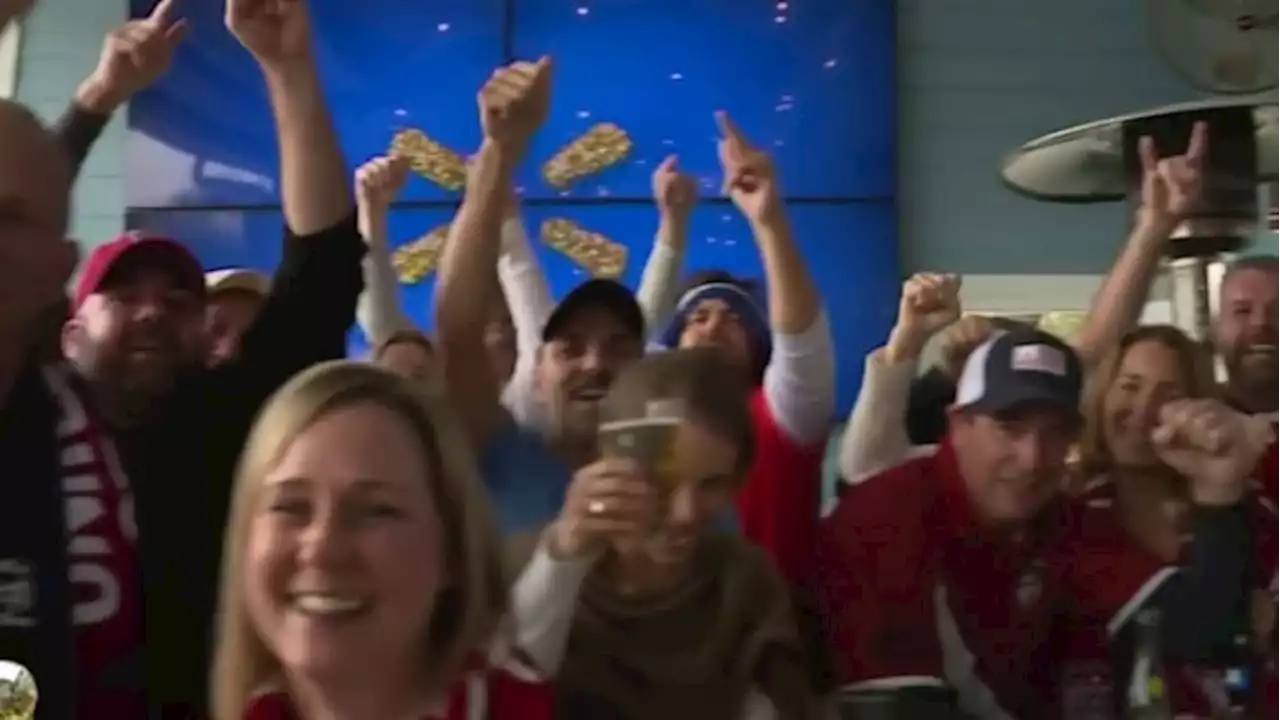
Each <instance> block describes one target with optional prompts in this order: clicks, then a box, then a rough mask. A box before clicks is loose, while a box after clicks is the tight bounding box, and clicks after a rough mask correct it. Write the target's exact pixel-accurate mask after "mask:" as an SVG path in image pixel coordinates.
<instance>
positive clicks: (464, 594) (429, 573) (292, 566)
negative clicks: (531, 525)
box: [212, 362, 549, 720]
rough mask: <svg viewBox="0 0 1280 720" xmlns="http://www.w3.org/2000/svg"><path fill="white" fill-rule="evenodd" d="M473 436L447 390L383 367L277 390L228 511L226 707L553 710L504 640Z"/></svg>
mask: <svg viewBox="0 0 1280 720" xmlns="http://www.w3.org/2000/svg"><path fill="white" fill-rule="evenodd" d="M467 447H468V445H467V444H466V442H465V441H464V440H463V438H461V437H459V436H458V430H457V429H456V428H455V427H454V423H453V421H452V420H451V418H450V414H449V412H448V410H447V408H446V407H445V406H444V405H443V400H441V399H440V398H437V397H433V396H429V395H427V394H425V393H423V392H421V391H420V390H419V389H418V388H417V387H415V385H414V384H413V383H411V382H410V381H408V380H405V379H402V378H400V377H398V376H395V375H393V374H391V373H389V372H385V371H383V370H381V369H379V368H376V367H374V366H371V365H367V364H357V363H346V362H338V363H330V364H326V365H320V366H317V367H315V368H313V369H311V370H309V371H307V372H305V373H303V374H301V375H299V376H298V377H297V378H295V379H294V380H293V381H291V382H290V383H289V384H288V385H286V386H285V387H284V388H283V389H282V390H280V392H279V393H278V394H277V395H276V396H275V397H274V398H272V400H271V401H270V402H269V403H268V404H267V406H266V408H265V409H264V410H263V412H262V415H261V417H260V418H259V421H258V423H257V425H256V426H255V427H254V430H253V432H252V434H251V435H250V437H249V441H248V443H247V445H246V449H245V453H244V456H243V457H242V458H241V465H240V469H239V473H238V475H237V478H236V486H235V490H234V495H233V499H232V503H233V504H232V514H231V521H230V522H229V523H228V526H227V534H226V543H225V548H224V559H223V562H224V565H223V578H222V599H221V612H220V614H219V618H220V620H219V627H218V635H217V650H216V657H215V668H214V676H213V687H212V696H213V705H214V716H215V717H216V718H217V719H218V720H285V719H287V718H294V717H332V718H350V719H352V720H354V719H357V718H372V717H424V716H426V717H433V718H434V717H440V718H445V719H446V720H452V719H453V718H462V717H468V718H471V717H475V716H474V715H468V714H464V713H466V712H467V708H468V707H473V708H474V705H475V704H477V703H483V704H484V706H485V707H487V708H488V710H487V712H488V714H487V717H490V718H494V717H497V718H501V717H520V718H537V717H541V716H540V715H538V714H537V708H538V707H541V706H542V704H545V703H548V702H549V697H548V696H547V695H546V694H545V690H543V689H542V688H541V686H540V685H539V684H538V683H537V682H536V681H535V680H534V679H533V678H532V674H531V673H530V672H529V671H527V670H524V669H523V668H522V667H521V666H520V665H519V663H517V662H516V661H515V660H513V659H512V655H511V653H502V652H498V651H495V650H494V648H495V647H504V644H503V643H501V642H499V640H500V638H498V637H497V634H498V633H497V630H498V627H499V622H500V619H501V617H502V615H503V614H504V612H505V610H506V604H507V585H506V582H505V577H504V573H503V569H502V567H501V564H500V560H499V552H498V540H497V535H496V531H495V529H494V527H495V526H494V521H493V518H492V513H491V511H490V509H489V506H488V499H487V498H486V497H485V496H484V492H483V487H482V486H481V484H480V481H479V478H478V475H477V470H476V467H475V462H474V459H473V457H472V456H471V454H470V453H469V452H468V451H467V449H466V448H467ZM472 679H474V680H480V681H481V682H478V683H477V682H467V680H472ZM507 703H518V707H521V708H529V709H530V710H529V711H530V712H533V713H534V714H533V715H530V714H528V713H527V712H525V711H523V710H522V711H521V712H522V714H519V715H515V716H510V715H506V714H505V711H504V710H503V708H506V707H510V705H508V704H507Z"/></svg>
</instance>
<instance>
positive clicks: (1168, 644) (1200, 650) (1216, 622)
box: [1114, 499, 1256, 674]
mask: <svg viewBox="0 0 1280 720" xmlns="http://www.w3.org/2000/svg"><path fill="white" fill-rule="evenodd" d="M1252 502H1253V500H1252V499H1248V500H1246V501H1245V502H1241V503H1238V504H1236V505H1230V506H1226V507H1211V506H1195V507H1194V508H1193V509H1192V511H1191V518H1190V525H1191V539H1190V541H1189V543H1190V544H1189V547H1188V548H1187V549H1186V552H1185V554H1184V562H1183V565H1182V567H1181V568H1180V570H1179V572H1178V573H1177V574H1176V575H1174V576H1173V577H1171V578H1169V580H1167V581H1166V582H1165V583H1164V584H1163V585H1162V586H1161V587H1160V589H1159V590H1158V591H1156V592H1155V593H1152V595H1151V597H1150V598H1148V600H1147V602H1146V603H1145V606H1147V607H1155V608H1157V609H1158V610H1159V611H1160V626H1161V633H1160V642H1161V649H1162V654H1163V655H1164V656H1166V657H1168V658H1170V659H1173V660H1177V661H1179V662H1185V663H1192V664H1201V665H1209V666H1229V665H1234V664H1235V663H1237V662H1239V658H1236V657H1235V656H1234V653H1235V652H1236V646H1235V640H1236V637H1237V636H1239V635H1240V634H1241V633H1247V632H1248V629H1249V601H1250V596H1251V587H1252V582H1251V581H1252V579H1253V575H1254V573H1253V561H1254V557H1255V554H1256V545H1255V539H1254V531H1255V528H1254V524H1253V517H1252V506H1251V504H1252ZM1137 614H1138V613H1133V614H1131V616H1130V617H1136V616H1137ZM1132 625H1133V621H1132V620H1130V621H1129V622H1128V623H1126V624H1125V627H1124V628H1123V629H1122V630H1121V632H1119V633H1117V635H1116V636H1115V638H1114V649H1115V652H1114V654H1115V656H1116V658H1117V663H1118V665H1119V668H1124V669H1125V670H1126V674H1127V668H1128V667H1132V662H1131V659H1132V657H1133V653H1134V652H1135V651H1136V650H1137V648H1135V647H1134V642H1135V638H1134V637H1133V635H1134V633H1133V632H1132V628H1131V627H1130V626H1132Z"/></svg>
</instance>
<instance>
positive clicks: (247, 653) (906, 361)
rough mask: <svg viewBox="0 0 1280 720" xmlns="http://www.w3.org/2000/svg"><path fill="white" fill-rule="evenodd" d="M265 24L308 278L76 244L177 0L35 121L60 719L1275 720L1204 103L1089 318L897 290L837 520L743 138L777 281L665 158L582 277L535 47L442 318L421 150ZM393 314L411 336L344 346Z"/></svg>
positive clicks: (15, 624)
mask: <svg viewBox="0 0 1280 720" xmlns="http://www.w3.org/2000/svg"><path fill="white" fill-rule="evenodd" d="M30 4H31V0H25V1H23V0H0V12H4V13H5V17H4V18H3V19H4V20H9V19H12V18H13V17H14V16H16V15H18V14H20V13H21V12H22V11H24V10H25V9H26V8H27V7H28V6H29V5H30ZM226 25H227V29H228V30H229V31H230V32H231V33H232V34H233V35H234V36H235V37H236V38H237V39H238V40H239V41H240V43H241V44H242V45H243V46H244V47H245V49H246V50H247V51H248V52H249V53H251V54H252V55H253V57H254V58H255V59H256V61H257V63H258V65H259V67H260V69H261V73H262V78H263V82H264V84H265V86H266V88H267V90H268V96H269V98H270V102H271V106H272V110H273V116H274V118H275V122H276V131H277V139H278V145H279V151H280V178H281V187H280V194H281V202H282V206H283V213H284V218H285V227H284V230H283V247H284V253H283V261H282V262H281V264H280V266H279V267H278V268H277V269H276V270H275V273H274V274H273V275H272V276H270V277H267V276H264V275H261V274H258V273H256V272H253V271H249V270H243V269H227V268H220V269H207V268H203V267H201V265H200V263H199V261H198V260H197V259H196V258H195V257H194V256H193V255H192V254H191V253H190V251H189V250H188V249H187V248H186V247H184V246H183V245H182V244H181V242H180V239H176V240H175V239H170V238H163V237H156V236H152V235H146V234H140V233H128V234H126V235H123V236H121V237H119V238H116V239H115V240H112V241H110V242H107V243H106V244H102V245H98V246H96V247H94V248H93V250H92V252H90V253H88V254H87V255H86V256H84V257H81V256H80V253H79V252H78V250H77V246H76V244H75V243H74V242H73V241H72V240H70V239H68V238H67V234H68V214H69V204H70V197H71V189H72V186H73V184H74V182H75V176H76V171H77V168H78V167H79V165H80V164H81V163H82V162H83V161H84V159H85V157H86V156H87V155H88V153H89V150H90V148H91V146H92V145H93V143H94V141H95V140H96V138H97V137H98V135H99V133H100V132H101V131H102V129H103V127H104V126H105V124H106V123H107V121H108V119H109V118H110V117H111V114H112V113H113V112H114V111H115V110H116V109H117V108H119V107H120V106H121V105H123V104H124V103H126V102H127V101H128V100H129V98H130V97H131V96H132V95H134V94H135V93H137V92H138V91H139V90H142V89H143V88H145V87H147V86H148V85H150V84H151V83H153V82H154V81H155V80H156V79H157V78H159V77H160V76H161V75H162V74H163V72H164V71H165V69H166V67H167V65H168V62H169V59H170V57H171V56H172V53H173V50H174V48H175V47H176V46H177V45H178V43H180V42H181V41H182V37H183V35H184V33H185V31H186V29H187V25H186V21H184V20H182V19H181V18H180V17H179V14H178V12H177V9H176V8H175V7H174V0H161V2H160V3H159V4H158V5H157V6H156V8H155V10H154V11H153V12H152V13H151V14H150V15H149V16H147V17H143V18H138V19H135V20H131V21H129V22H127V23H125V24H124V25H123V26H122V27H120V28H119V29H117V30H116V31H113V32H112V33H111V34H110V35H109V36H108V37H107V39H106V42H105V45H104V49H103V54H102V57H101V60H100V63H99V65H98V67H97V68H96V69H95V70H94V71H93V72H92V73H91V74H90V75H89V76H88V77H87V78H86V80H85V81H84V83H83V84H82V85H81V87H80V90H79V91H78V92H77V93H76V96H75V98H74V99H73V102H72V104H71V107H70V108H69V110H68V112H67V113H66V114H65V115H64V116H63V118H62V119H61V120H59V122H58V123H57V124H56V125H55V126H54V127H52V128H47V127H45V126H44V125H43V124H42V123H41V122H40V121H39V120H38V119H37V118H36V117H35V116H34V115H33V114H32V113H31V112H30V111H29V110H27V109H26V108H24V107H22V106H21V105H19V104H16V103H13V102H8V101H6V102H3V103H0V133H2V134H0V148H2V151H0V203H2V206H0V207H3V220H4V222H3V225H0V466H2V467H4V468H5V470H4V471H2V472H0V482H3V493H2V494H0V659H4V660H10V661H14V662H18V663H20V664H22V665H24V666H25V667H27V668H29V669H30V670H31V672H32V674H33V676H34V678H35V680H36V682H37V684H38V687H39V701H38V706H37V710H36V717H37V718H39V719H40V720H66V719H71V718H79V719H89V718H92V719H95V720H96V719H99V718H105V719H108V720H116V719H117V718H119V719H124V718H162V719H164V720H170V719H174V720H179V719H185V718H202V719H203V718H210V719H212V720H422V719H424V718H437V719H447V720H464V719H468V720H478V719H480V718H491V719H499V720H512V719H517V720H541V719H543V718H564V719H576V718H585V719H591V720H596V719H599V720H609V719H611V718H613V719H620V720H621V719H625V720H652V719H654V718H661V719H664V720H683V719H696V720H713V719H715V718H723V719H725V720H746V719H751V720H756V719H759V720H766V719H773V718H777V719H779V720H792V719H801V720H807V719H808V718H855V719H859V720H868V719H870V720H879V719H890V718H891V719H895V720H896V719H898V718H910V719H912V720H914V719H916V718H942V719H946V718H981V719H1006V718H1018V719H1019V720H1039V719H1042V718H1065V719H1067V720H1073V719H1078V720H1092V719H1095V718H1112V717H1114V718H1121V717H1130V718H1136V717H1142V718H1174V717H1191V718H1226V717H1238V718H1244V717H1271V716H1272V715H1273V714H1274V713H1276V712H1277V709H1276V691H1275V688H1276V654H1277V639H1276V638H1277V636H1276V591H1277V588H1276V575H1275V573H1276V563H1277V558H1276V546H1277V545H1276V543H1277V533H1276V531H1277V519H1276V515H1275V502H1276V500H1277V497H1276V496H1277V469H1276V464H1275V463H1276V460H1275V439H1274V437H1275V425H1274V423H1275V419H1274V418H1275V410H1276V397H1277V364H1276V340H1277V329H1276V328H1277V306H1276V302H1277V265H1276V259H1275V258H1273V257H1244V258H1239V259H1236V260H1234V261H1233V263H1232V264H1231V265H1230V266H1229V267H1228V269H1227V271H1226V274H1225V276H1224V278H1223V281H1222V285H1221V291H1220V292H1221V297H1220V302H1219V311H1218V316H1217V317H1216V318H1215V319H1214V327H1213V333H1212V335H1213V346H1214V347H1213V354H1214V355H1216V356H1217V357H1218V358H1220V359H1221V360H1222V362H1223V363H1224V364H1225V367H1226V370H1227V373H1226V377H1227V380H1226V382H1225V384H1218V383H1217V382H1215V381H1214V377H1213V373H1212V365H1211V362H1210V361H1211V357H1210V356H1211V353H1209V352H1206V350H1205V348H1204V347H1203V346H1202V345H1201V344H1199V343H1196V342H1194V341H1192V340H1191V339H1189V338H1188V337H1187V336H1186V335H1185V334H1183V333H1182V332H1181V331H1180V330H1178V329H1176V328H1173V327H1167V326H1139V325H1138V318H1139V315H1140V314H1141V310H1142V307H1143V305H1144V304H1145V302H1146V297H1147V294H1148V290H1149V289H1150V287H1151V285H1152V283H1153V281H1154V278H1155V277H1156V275H1157V273H1158V269H1159V266H1160V263H1161V259H1162V258H1163V257H1164V256H1165V254H1166V251H1167V250H1168V248H1169V244H1170V242H1171V239H1170V238H1171V235H1172V234H1173V232H1174V229H1175V228H1176V227H1177V226H1178V225H1179V224H1180V223H1181V222H1182V221H1183V220H1184V219H1185V218H1186V217H1187V216H1188V215H1189V214H1190V213H1193V212H1194V210H1195V208H1196V203H1197V198H1198V194H1199V190H1200V185H1201V172H1202V167H1203V164H1204V159H1205V157H1206V155H1207V154H1208V153H1211V152H1212V151H1213V148H1211V147H1210V146H1209V141H1208V132H1207V128H1206V127H1205V126H1204V125H1203V123H1198V124H1196V125H1195V127H1194V129H1193V130H1192V131H1191V133H1190V137H1189V138H1188V140H1187V148H1186V151H1185V152H1184V153H1183V154H1181V155H1174V156H1168V157H1159V156H1158V155H1157V153H1156V151H1155V149H1154V146H1153V144H1152V143H1151V142H1150V141H1149V140H1144V141H1143V142H1142V143H1141V145H1140V148H1139V155H1140V157H1141V160H1142V170H1143V179H1142V195H1141V206H1140V208H1139V209H1138V211H1137V212H1136V215H1135V217H1134V222H1133V226H1132V232H1131V234H1130V235H1129V237H1128V238H1127V240H1125V241H1124V243H1123V245H1122V247H1121V250H1120V253H1119V256H1118V257H1117V259H1116V261H1115V263H1114V265H1113V267H1112V268H1111V271H1110V273H1109V275H1108V276H1107V278H1106V280H1105V281H1104V283H1103V284H1102V286H1101V288H1100V289H1099V290H1098V293H1097V295H1096V297H1095V299H1094V302H1093V305H1092V307H1091V308H1090V311H1089V314H1088V318H1087V321H1086V323H1085V326H1084V328H1083V329H1082V331H1081V332H1080V334H1079V336H1078V337H1076V338H1073V339H1072V340H1071V342H1070V343H1068V342H1065V341H1063V340H1061V339H1059V338H1057V337H1054V336H1052V335H1049V334H1047V333H1045V332H1042V331H1040V330H1037V329H1035V328H1033V327H1030V326H1026V325H1021V324H1018V323H1014V322H1011V321H1010V322H1005V321H994V320H991V319H987V318H982V317H978V316H972V315H965V314H964V313H963V311H962V310H963V309H962V307H961V303H960V284H961V280H962V279H961V278H959V277H957V276H954V275H947V274H932V273H922V274H917V275H915V276H913V277H911V278H909V279H908V280H907V281H906V282H905V283H904V285H903V292H902V297H901V302H900V307H899V310H898V317H897V323H896V325H895V327H894V328H893V330H892V332H891V333H890V334H889V336H888V337H887V338H885V341H884V343H883V346H882V347H880V348H878V349H876V350H875V351H873V352H872V353H871V354H870V355H868V356H867V357H866V358H865V364H866V369H865V374H864V379H863V386H862V388H861V391H860V394H859V396H858V400H857V403H856V405H855V407H854V408H853V411H852V414H851V416H850V418H849V420H848V423H847V424H846V426H845V429H844V431H843V434H842V435H841V437H840V438H839V439H838V442H839V444H840V447H839V467H840V475H841V483H840V491H839V497H838V499H837V500H836V501H835V503H834V505H832V506H830V507H826V508H822V507H820V504H821V503H820V492H819V484H820V466H821V463H822V459H823V455H824V452H825V449H826V443H827V438H828V433H829V431H830V428H831V424H832V422H833V421H834V420H835V419H836V418H834V417H833V415H834V405H835V400H834V384H835V375H836V362H837V359H836V357H835V353H834V350H833V346H832V339H831V333H830V328H829V325H828V319H827V315H826V313H825V311H824V309H823V301H822V298H821V296H820V295H819V293H818V292H817V290H816V289H815V286H814V283H813V280H812V278H811V277H810V275H809V272H808V270H807V268H806V266H805V261H804V258H803V257H801V255H800V253H799V251H798V250H797V247H796V244H795V243H794V242H793V239H792V237H791V232H790V229H789V224H788V221H787V209H786V207H785V204H784V203H783V201H782V199H781V198H782V197H783V194H782V192H781V190H780V183H781V182H782V181H783V179H782V178H778V177H776V175H775V173H774V169H773V165H772V163H771V161H770V157H769V155H768V154H766V153H765V152H763V151H762V150H761V149H759V148H758V147H756V146H755V145H753V144H752V143H751V141H750V139H749V138H748V134H747V133H745V132H744V131H743V130H741V129H739V128H738V127H737V126H736V125H735V124H734V122H733V121H732V119H731V118H729V117H728V116H726V115H724V114H723V113H720V114H717V116H716V118H715V120H716V122H717V124H718V126H719V140H718V143H717V147H716V150H717V154H718V158H719V162H720V165H721V168H722V170H723V187H722V190H723V192H724V193H725V194H726V195H727V196H728V197H729V198H731V200H732V201H733V203H734V205H735V206H736V208H737V209H738V211H739V212H741V213H742V214H743V216H744V217H745V219H746V220H747V221H748V224H749V226H750V228H751V230H752V233H753V236H754V239H755V242H756V245H757V247H758V249H759V252H760V258H761V263H762V266H763V268H764V277H763V279H762V280H760V281H759V282H758V283H757V282H753V281H747V280H744V279H741V278H737V277H734V276H733V275H731V274H729V273H726V272H720V271H703V272H700V273H697V274H694V275H692V276H691V277H686V276H685V275H686V274H685V272H684V269H683V267H682V265H683V254H684V249H685V241H686V236H687V233H688V223H689V218H690V215H691V213H692V211H693V209H694V207H695V205H696V203H697V190H696V186H695V184H694V182H693V181H692V180H691V179H690V178H689V177H687V176H685V175H683V174H681V172H680V170H679V168H678V166H677V163H676V159H675V158H668V159H667V161H666V162H664V163H663V164H662V165H661V166H660V167H659V168H658V169H657V171H656V172H655V174H654V178H653V191H654V201H655V204H656V207H657V210H658V220H657V223H656V225H657V231H656V236H655V241H654V245H653V250H652V252H651V254H650V256H649V258H648V261H647V264H646V266H645V270H644V275H643V280H642V282H641V286H640V288H639V289H638V290H637V291H636V292H635V293H632V291H631V290H629V289H628V288H626V287H625V286H623V285H620V284H618V283H615V282H613V281H609V280H601V279H596V280H590V281H587V282H585V283H583V284H582V285H579V286H578V287H576V288H574V289H573V290H571V291H570V292H569V293H568V294H567V295H565V296H564V297H563V298H561V299H559V301H556V300H554V299H553V298H552V295H551V293H550V290H549V289H548V286H547V283H546V281H545V278H544V277H543V275H542V273H541V270H540V268H539V267H538V263H537V261H536V259H535V256H534V253H533V250H532V248H531V246H530V243H529V239H528V238H527V237H526V235H525V231H524V227H523V224H522V220H521V209H520V204H519V201H518V198H517V196H516V194H515V193H514V191H513V185H512V176H513V173H514V171H515V169H516V168H517V167H519V165H520V163H521V162H522V160H523V159H524V157H523V156H524V151H525V150H526V148H527V147H528V146H529V142H530V140H531V138H532V137H533V136H534V134H535V133H537V132H538V130H539V128H540V127H541V125H542V124H543V122H544V121H545V120H546V117H547V113H548V110H549V107H550V103H551V101H552V95H553V86H554V79H553V78H554V74H555V69H554V63H553V61H552V59H550V58H545V57H544V58H541V59H539V60H536V61H532V62H516V63H513V64H511V65H508V66H505V67H500V68H498V69H496V70H495V71H494V72H493V74H492V76H491V77H490V78H489V79H488V80H487V81H486V82H485V83H484V86H483V87H482V88H480V89H479V93H478V95H477V104H478V107H477V110H478V113H477V114H478V122H479V124H480V127H481V129H482V135H483V141H482V143H481V145H480V147H479V148H477V149H476V150H475V154H474V155H473V157H472V159H471V162H470V165H469V168H468V178H467V184H466V189H465V193H464V196H463V199H462V202H461V204H460V206H459V207H458V209H457V213H456V215H455V217H454V219H453V222H452V224H451V226H450V230H449V237H448V240H447V242H446V243H445V245H444V249H443V252H442V257H441V259H440V265H439V269H438V277H437V281H436V282H437V284H436V295H435V300H434V307H433V312H434V318H435V332H434V334H433V335H431V336H428V335H427V334H425V333H424V332H423V331H421V330H420V329H418V328H416V327H415V326H414V324H413V322H412V321H411V320H409V319H408V314H407V313H406V312H405V311H404V309H403V308H402V307H401V305H400V303H401V299H400V294H399V290H398V282H397V279H396V274H395V271H394V269H393V268H392V266H391V260H390V250H389V248H390V246H391V245H392V244H393V240H392V238H390V237H388V222H387V218H388V212H389V210H388V209H389V207H390V206H391V205H392V203H393V202H394V200H395V198H396V195H397V193H398V192H399V190H400V189H401V188H402V187H403V185H404V183H405V181H406V178H407V172H408V167H407V163H406V161H405V160H404V159H403V158H398V157H394V156H388V157H381V158H374V159H372V160H370V161H369V162H367V163H366V164H364V165H363V166H361V167H360V168H359V169H358V170H357V171H356V172H355V174H354V180H353V179H352V176H351V172H350V169H349V166H348V164H347V159H346V158H344V157H343V156H342V154H341V152H340V149H339V143H338V139H337V137H336V136H335V132H334V130H333V124H332V121H331V118H330V113H329V111H328V108H327V107H326V103H325V98H324V94H323V92H322V90H321V86H322V84H321V82H320V79H319V77H318V71H317V68H316V64H315V58H314V54H313V52H312V45H311V29H310V23H309V16H308V10H307V4H306V3H305V2H304V0H226ZM206 270H209V272H206ZM73 278H74V280H73ZM68 286H70V288H71V290H70V293H69V294H68V291H67V288H68ZM357 320H358V322H359V323H360V324H361V326H362V327H363V328H364V330H365V333H366V335H367V336H368V337H369V339H370V341H371V345H372V346H373V350H372V351H371V353H370V355H369V357H366V358H351V359H346V358H345V357H344V356H345V354H346V336H347V331H348V329H349V328H350V327H351V326H352V325H353V324H354V323H355V322H357ZM935 336H940V338H939V339H938V340H937V341H938V342H940V343H941V344H942V346H943V348H944V351H943V354H942V357H943V360H942V362H941V363H940V364H939V366H938V367H935V368H931V369H927V371H926V372H924V373H923V374H922V373H921V372H920V371H921V370H926V369H924V368H920V367H919V364H920V357H921V354H922V352H923V350H924V348H925V346H926V344H928V343H929V342H931V341H932V340H933V339H934V337H935ZM839 361H840V362H845V363H848V362H863V359H861V358H841V359H840V360H839ZM659 421H662V422H661V423H660V422H659ZM662 423H666V425H665V426H664V427H667V428H669V429H670V430H671V432H670V433H668V434H666V435H646V434H643V433H638V432H630V431H635V430H636V428H653V427H658V426H662ZM618 429H622V430H624V431H628V432H624V433H622V434H620V435H619V434H617V432H616V431H617V430H618ZM606 438H611V439H609V440H608V442H606ZM654 443H659V445H654V446H652V447H648V448H647V451H646V452H640V451H639V450H643V449H644V448H639V449H638V448H637V447H636V445H653V444H654Z"/></svg>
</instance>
